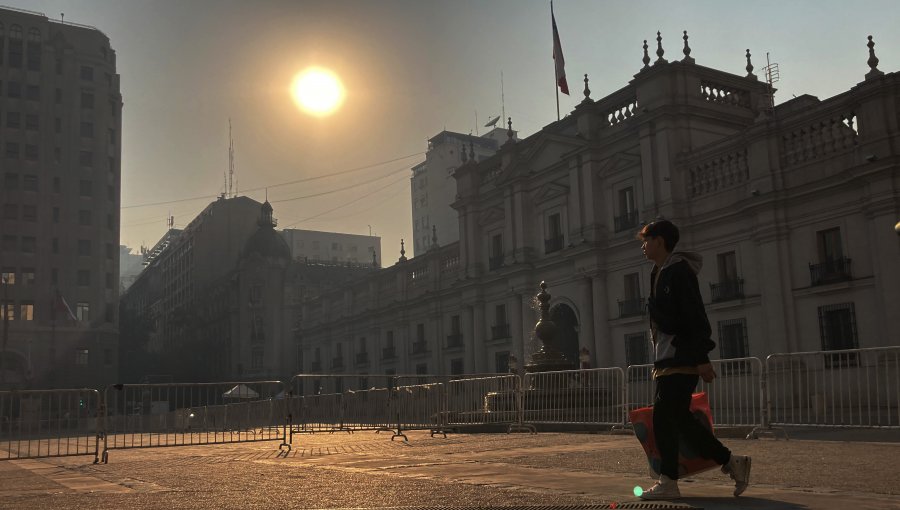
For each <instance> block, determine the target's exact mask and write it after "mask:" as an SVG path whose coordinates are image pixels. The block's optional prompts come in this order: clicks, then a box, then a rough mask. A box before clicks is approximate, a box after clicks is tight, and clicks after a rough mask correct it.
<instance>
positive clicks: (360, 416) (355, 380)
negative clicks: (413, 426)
mask: <svg viewBox="0 0 900 510" xmlns="http://www.w3.org/2000/svg"><path fill="white" fill-rule="evenodd" d="M393 377H394V376H389V375H370V374H353V375H340V374H297V375H295V376H293V377H292V378H291V380H290V382H289V383H288V388H289V398H288V413H289V416H290V420H291V426H290V430H291V434H294V433H301V432H334V431H338V430H343V431H352V430H387V429H389V428H390V422H391V415H390V409H389V406H390V393H391V392H390V388H391V385H392V384H393Z"/></svg>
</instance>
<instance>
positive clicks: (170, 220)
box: [166, 213, 175, 230]
mask: <svg viewBox="0 0 900 510" xmlns="http://www.w3.org/2000/svg"><path fill="white" fill-rule="evenodd" d="M166 225H167V226H168V227H169V230H171V229H173V228H175V216H172V213H169V217H168V218H166Z"/></svg>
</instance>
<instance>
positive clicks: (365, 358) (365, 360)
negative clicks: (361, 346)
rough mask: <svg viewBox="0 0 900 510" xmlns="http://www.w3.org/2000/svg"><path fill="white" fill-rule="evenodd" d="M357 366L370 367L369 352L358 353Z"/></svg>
mask: <svg viewBox="0 0 900 510" xmlns="http://www.w3.org/2000/svg"><path fill="white" fill-rule="evenodd" d="M356 364H357V365H368V364H369V353H368V352H358V353H356Z"/></svg>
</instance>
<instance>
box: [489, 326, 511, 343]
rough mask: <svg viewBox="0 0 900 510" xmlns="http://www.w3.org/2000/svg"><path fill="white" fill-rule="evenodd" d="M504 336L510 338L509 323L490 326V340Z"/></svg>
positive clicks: (500, 338)
mask: <svg viewBox="0 0 900 510" xmlns="http://www.w3.org/2000/svg"><path fill="white" fill-rule="evenodd" d="M504 338H510V334H509V324H497V325H496V326H491V340H502V339H504Z"/></svg>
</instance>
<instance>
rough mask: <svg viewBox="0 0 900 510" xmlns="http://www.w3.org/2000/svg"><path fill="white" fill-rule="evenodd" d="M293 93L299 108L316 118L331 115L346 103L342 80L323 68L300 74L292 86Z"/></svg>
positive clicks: (314, 68)
mask: <svg viewBox="0 0 900 510" xmlns="http://www.w3.org/2000/svg"><path fill="white" fill-rule="evenodd" d="M291 93H292V95H293V96H294V102H296V103H297V106H299V107H300V108H301V109H302V110H303V111H305V112H306V113H308V114H310V115H315V116H316V117H325V116H326V115H331V114H332V113H334V112H335V111H337V109H338V108H340V107H341V103H343V102H344V85H343V84H341V80H340V79H339V78H338V77H337V75H335V74H334V73H333V72H331V71H329V70H328V69H322V68H321V67H310V68H309V69H306V70H304V71H302V72H300V73H298V74H297V76H295V77H294V82H293V83H292V84H291Z"/></svg>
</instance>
